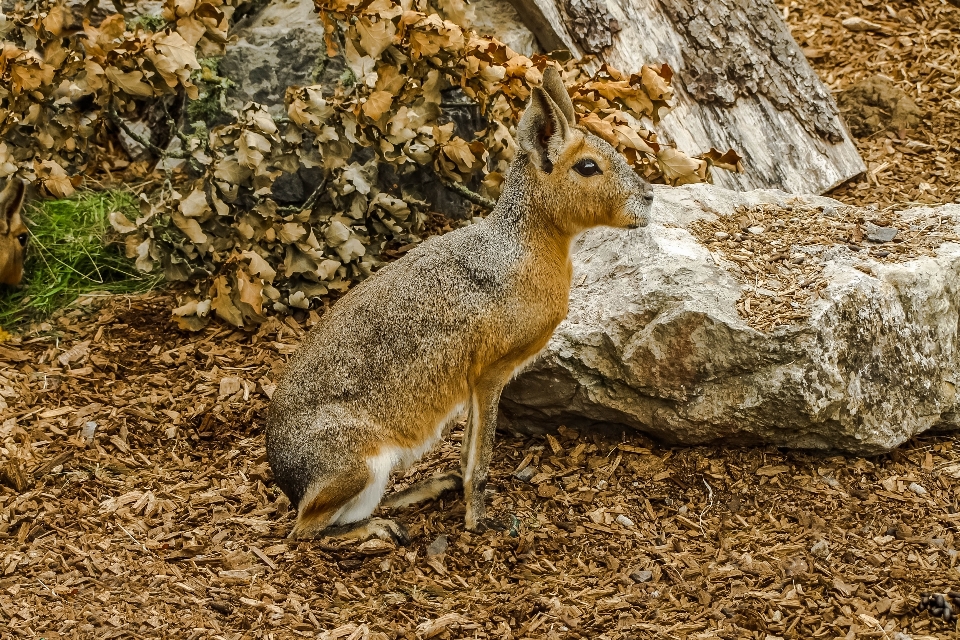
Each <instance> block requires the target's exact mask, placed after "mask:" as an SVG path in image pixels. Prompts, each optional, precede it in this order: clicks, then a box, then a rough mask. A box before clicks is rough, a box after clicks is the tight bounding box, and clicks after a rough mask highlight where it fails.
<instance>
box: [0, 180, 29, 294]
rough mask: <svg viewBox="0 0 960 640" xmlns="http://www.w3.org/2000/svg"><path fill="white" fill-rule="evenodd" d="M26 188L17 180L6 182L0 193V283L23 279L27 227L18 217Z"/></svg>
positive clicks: (17, 282)
mask: <svg viewBox="0 0 960 640" xmlns="http://www.w3.org/2000/svg"><path fill="white" fill-rule="evenodd" d="M25 190H26V187H25V186H24V184H23V181H22V180H20V179H19V178H11V179H10V180H7V185H6V187H5V188H4V189H3V191H0V283H3V284H10V285H15V284H20V279H21V278H23V254H24V251H25V250H26V246H27V236H28V234H27V226H26V225H25V224H24V223H23V219H22V218H21V217H20V208H21V207H22V206H23V193H24V191H25Z"/></svg>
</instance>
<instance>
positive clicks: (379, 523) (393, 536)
mask: <svg viewBox="0 0 960 640" xmlns="http://www.w3.org/2000/svg"><path fill="white" fill-rule="evenodd" d="M366 529H367V533H368V534H369V535H367V536H366V537H367V538H380V539H381V540H387V541H388V542H393V543H394V544H398V545H406V544H407V543H409V542H410V534H408V533H407V530H406V529H405V528H404V526H403V525H401V524H400V523H399V522H397V521H395V520H387V519H386V518H372V519H371V520H369V521H368V522H367V524H366Z"/></svg>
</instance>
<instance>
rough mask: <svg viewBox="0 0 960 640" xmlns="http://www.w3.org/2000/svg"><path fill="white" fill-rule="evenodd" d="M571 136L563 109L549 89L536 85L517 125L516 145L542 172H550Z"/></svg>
mask: <svg viewBox="0 0 960 640" xmlns="http://www.w3.org/2000/svg"><path fill="white" fill-rule="evenodd" d="M569 137H570V125H569V124H568V123H567V118H566V116H565V115H563V111H561V110H560V107H558V106H557V103H556V102H554V101H553V98H551V97H550V96H549V95H548V94H547V92H546V91H544V90H543V89H542V88H541V87H534V88H533V91H532V93H531V94H530V103H529V104H528V105H527V110H526V111H524V112H523V117H521V118H520V122H519V124H517V145H518V146H519V147H520V149H521V150H523V151H525V152H526V153H527V154H528V155H529V156H530V158H531V159H532V160H533V162H534V163H535V164H536V165H537V166H538V167H540V170H541V171H543V172H545V173H550V172H551V171H553V163H554V162H555V161H556V159H557V158H558V157H559V155H560V150H561V149H562V148H563V147H564V145H565V143H566V142H567V139H568V138H569Z"/></svg>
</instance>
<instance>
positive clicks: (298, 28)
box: [220, 0, 343, 116]
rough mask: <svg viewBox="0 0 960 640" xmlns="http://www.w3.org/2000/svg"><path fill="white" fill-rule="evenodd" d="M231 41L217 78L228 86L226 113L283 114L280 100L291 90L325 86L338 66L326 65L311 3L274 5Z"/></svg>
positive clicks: (242, 24) (241, 26)
mask: <svg viewBox="0 0 960 640" xmlns="http://www.w3.org/2000/svg"><path fill="white" fill-rule="evenodd" d="M230 35H231V36H235V37H236V41H235V42H232V43H231V44H229V45H228V46H227V51H226V53H225V55H224V57H223V60H222V61H221V63H220V73H221V75H223V76H224V77H226V78H229V79H230V80H231V82H232V83H233V86H232V87H231V88H230V91H229V92H228V93H227V98H228V101H229V107H230V108H232V109H241V108H242V107H243V105H244V104H246V103H247V102H257V103H259V104H262V105H264V106H266V107H267V109H268V110H269V111H270V113H271V114H273V115H274V116H280V115H283V114H284V105H283V96H284V92H286V90H287V87H289V86H291V85H299V86H303V85H308V84H315V83H317V82H323V81H324V80H326V81H327V82H328V83H330V84H332V82H331V80H335V79H336V77H337V76H339V75H340V73H342V72H343V64H342V62H341V61H340V60H338V59H335V60H328V59H327V56H326V45H325V44H324V40H323V25H322V24H321V23H320V18H319V16H318V15H317V12H316V9H315V8H314V4H313V0H273V1H272V2H267V3H264V4H263V6H262V8H261V9H259V10H257V11H252V12H251V13H250V14H249V15H248V16H247V17H245V18H243V19H241V20H240V21H238V23H237V24H236V26H235V27H234V28H233V29H231V32H230Z"/></svg>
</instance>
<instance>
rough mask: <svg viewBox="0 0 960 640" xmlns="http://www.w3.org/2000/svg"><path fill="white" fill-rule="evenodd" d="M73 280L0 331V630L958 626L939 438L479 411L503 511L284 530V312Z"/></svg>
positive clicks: (948, 633) (868, 634)
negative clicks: (364, 528) (869, 437)
mask: <svg viewBox="0 0 960 640" xmlns="http://www.w3.org/2000/svg"><path fill="white" fill-rule="evenodd" d="M91 300H92V299H91V298H86V299H82V300H81V301H80V302H79V304H78V305H77V306H76V307H75V308H73V309H70V310H68V312H67V313H65V314H63V315H61V316H60V317H58V318H57V319H56V320H54V321H52V322H51V323H49V324H48V325H45V326H42V327H35V330H36V332H35V333H30V332H27V333H25V334H24V335H23V336H21V338H20V340H19V342H14V343H6V344H5V345H0V398H2V405H3V408H2V413H0V467H2V471H0V636H3V637H23V638H47V639H51V638H74V637H76V638H119V637H135V638H140V637H164V638H172V637H176V638H230V639H236V638H295V637H319V638H326V639H333V638H340V639H345V638H352V639H359V638H368V639H369V638H374V639H377V640H382V639H383V638H465V637H468V638H498V639H499V638H591V639H592V638H611V639H612V638H730V639H734V638H736V639H741V638H756V639H759V640H770V639H771V638H894V637H895V634H896V633H900V632H904V633H908V634H910V635H911V637H912V638H914V640H916V639H918V638H923V637H928V638H929V637H936V638H954V637H958V635H957V633H956V632H955V631H954V624H955V623H953V622H951V624H947V623H946V622H944V621H943V619H942V615H941V616H939V617H938V616H936V615H934V614H933V613H932V611H933V610H936V611H941V609H936V608H935V607H933V608H931V607H930V606H929V603H930V602H933V600H931V598H930V597H928V598H927V600H926V601H925V602H927V603H928V606H927V608H925V609H924V610H923V611H922V612H921V611H920V608H919V604H920V602H921V596H924V595H928V594H931V593H944V594H946V593H949V592H950V591H952V590H954V589H955V588H957V586H960V572H958V567H957V564H956V563H957V550H956V540H955V536H956V535H957V533H956V529H957V523H958V522H960V502H958V494H957V489H958V482H960V481H958V479H957V478H960V451H957V450H955V448H954V443H953V442H952V441H951V440H949V439H944V438H925V439H922V440H917V441H914V442H912V443H911V444H910V445H909V446H907V447H906V448H904V449H902V450H899V451H896V452H894V453H892V454H891V455H889V456H881V457H877V458H870V459H863V458H854V457H843V456H834V457H829V456H826V455H817V454H811V453H798V452H791V453H784V452H781V451H778V450H776V449H769V448H768V449H763V448H756V449H729V448H711V447H696V448H685V449H679V448H678V449H674V448H665V447H661V446H658V445H656V444H654V443H652V442H651V441H649V440H647V439H645V438H643V437H642V436H639V435H637V434H632V433H630V434H599V433H586V432H584V433H577V432H575V431H572V430H570V429H566V428H561V429H560V431H559V432H558V433H557V434H556V435H555V436H546V437H525V436H519V435H510V434H505V433H501V434H499V436H498V437H499V444H498V446H497V449H496V456H495V460H494V468H493V470H492V478H491V483H490V489H491V490H492V492H493V493H492V494H491V496H490V500H489V502H490V508H491V511H492V512H494V513H499V514H501V521H502V522H505V523H506V525H507V526H506V530H504V531H502V532H496V531H490V532H487V533H485V534H483V535H472V534H469V533H467V532H465V531H464V529H463V524H462V518H463V505H462V501H461V500H460V499H459V498H458V497H457V496H448V497H446V498H444V499H442V500H441V501H440V502H439V503H431V504H425V505H422V506H420V507H417V508H414V509H409V510H403V511H401V512H399V513H397V514H394V515H395V516H396V517H398V518H399V519H400V521H401V522H403V523H404V524H405V525H406V526H407V527H408V528H409V530H410V533H411V534H412V542H411V543H410V545H409V546H407V547H402V548H395V547H393V546H392V545H390V544H386V543H381V542H380V541H373V542H369V543H365V544H361V545H357V544H348V545H343V546H338V545H333V544H329V543H328V542H324V541H322V540H321V541H314V542H295V541H291V540H287V539H286V538H285V537H284V536H285V535H286V533H287V532H288V531H289V528H290V526H291V524H292V518H293V512H292V511H290V510H289V505H288V503H287V501H286V498H284V497H283V496H282V494H280V492H279V491H278V490H277V489H276V487H275V486H274V485H273V483H272V482H271V474H270V470H269V467H268V465H267V463H266V460H265V455H264V447H263V437H262V425H263V412H264V408H265V406H266V402H267V394H268V393H270V392H271V390H272V388H273V385H274V384H275V381H276V380H277V373H278V371H279V370H280V368H281V367H282V365H283V361H284V356H285V355H286V354H288V353H290V351H291V350H292V349H293V348H294V345H295V344H296V343H297V342H298V341H299V339H300V335H301V333H302V331H303V328H302V327H301V325H299V324H297V323H296V322H294V321H293V320H292V319H290V320H288V321H287V322H285V323H280V322H271V323H270V324H269V325H268V326H266V327H264V328H263V329H261V330H260V331H259V332H258V333H257V334H246V333H241V332H236V331H233V330H232V329H230V328H226V327H224V326H222V325H219V324H217V325H215V326H211V327H209V328H208V329H206V330H205V331H204V332H203V333H201V334H199V335H191V334H187V333H183V332H180V331H179V330H177V329H176V328H175V327H174V326H173V325H172V324H171V323H170V322H169V321H168V320H167V318H168V317H169V309H170V308H171V304H172V302H173V301H172V300H171V299H169V298H168V297H166V296H165V295H162V294H152V295H148V296H144V297H136V298H123V297H119V298H117V297H114V298H108V299H106V300H105V301H97V300H93V301H91ZM306 321H307V322H308V323H309V322H310V319H309V318H306ZM458 438H459V429H455V430H454V432H453V433H452V434H451V436H450V437H449V438H448V439H447V440H445V442H444V444H443V445H442V446H440V448H439V449H438V450H437V451H435V452H433V453H432V454H430V455H429V456H428V458H427V459H426V460H425V461H424V462H423V463H422V464H421V465H418V466H417V467H416V468H414V469H413V470H411V472H410V473H408V474H407V475H406V476H404V477H401V478H398V479H397V484H398V486H403V485H405V484H407V483H410V482H414V481H416V480H417V479H418V478H420V477H422V476H423V475H425V474H429V473H435V472H437V471H439V470H442V469H446V468H450V467H453V466H455V465H456V463H457V459H458V442H457V440H458ZM901 637H902V636H901Z"/></svg>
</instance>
